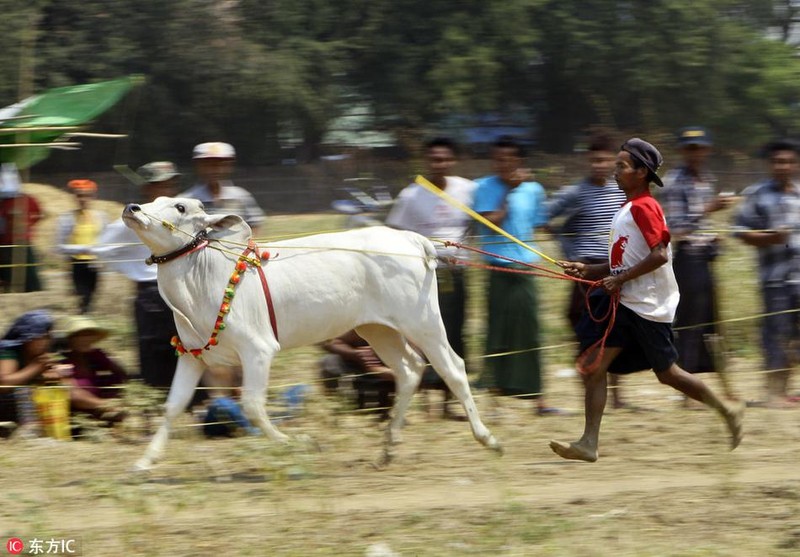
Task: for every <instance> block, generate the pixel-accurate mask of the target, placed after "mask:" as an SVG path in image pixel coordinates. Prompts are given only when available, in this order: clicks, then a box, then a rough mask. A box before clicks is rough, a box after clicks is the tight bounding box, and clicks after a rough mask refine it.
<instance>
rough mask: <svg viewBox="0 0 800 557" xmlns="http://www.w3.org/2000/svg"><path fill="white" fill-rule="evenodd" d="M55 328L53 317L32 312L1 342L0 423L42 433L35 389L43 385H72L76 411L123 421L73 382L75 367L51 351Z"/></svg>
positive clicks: (28, 432) (23, 431) (23, 432)
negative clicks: (3, 422) (8, 423)
mask: <svg viewBox="0 0 800 557" xmlns="http://www.w3.org/2000/svg"><path fill="white" fill-rule="evenodd" d="M52 329H53V318H52V317H51V316H50V314H49V313H48V312H47V311H44V310H33V311H29V312H26V313H23V314H22V315H20V316H19V317H18V318H17V319H16V320H15V321H14V322H13V323H12V324H11V327H9V329H8V331H7V332H6V334H5V335H4V336H3V338H2V339H0V421H11V422H16V423H17V424H18V425H19V429H20V432H21V433H20V435H22V436H38V435H39V434H41V431H40V423H39V416H38V414H37V410H36V405H35V403H34V400H33V389H32V387H33V386H36V385H41V384H50V385H69V386H71V387H72V388H71V389H70V391H69V398H70V404H71V405H72V407H73V408H76V409H80V410H84V411H87V412H90V413H92V414H93V415H95V416H96V417H98V418H100V419H104V420H107V421H109V422H114V421H119V420H120V419H122V416H123V414H122V413H120V412H117V411H112V410H113V407H112V406H113V405H112V403H111V402H110V401H108V400H104V399H101V398H99V397H98V396H96V395H94V394H93V393H92V392H90V391H89V390H87V389H85V388H84V387H83V386H82V385H79V384H77V383H75V382H74V381H73V380H72V379H71V375H72V369H73V368H72V366H71V365H65V364H64V362H63V361H62V358H60V357H59V356H58V355H57V354H55V353H53V352H52V345H53V341H52V336H51V331H52ZM3 387H7V388H5V389H4V388H3ZM15 435H16V434H15Z"/></svg>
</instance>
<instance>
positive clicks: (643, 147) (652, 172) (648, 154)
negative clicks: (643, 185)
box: [620, 137, 664, 188]
mask: <svg viewBox="0 0 800 557" xmlns="http://www.w3.org/2000/svg"><path fill="white" fill-rule="evenodd" d="M620 150H621V151H625V152H627V153H628V154H630V156H632V157H633V158H635V159H636V160H638V161H639V162H640V163H642V164H643V165H644V167H645V168H647V170H649V172H648V178H649V180H650V181H651V182H655V183H656V184H658V185H659V186H661V187H662V188H663V187H664V182H662V181H661V178H659V177H658V174H656V172H657V171H658V167H660V166H661V164H662V163H663V162H664V158H663V157H662V156H661V153H659V152H658V149H656V148H655V147H654V146H653V145H652V144H650V143H648V142H647V141H645V140H644V139H639V138H638V137H634V138H631V139H629V140H628V141H626V142H625V143H623V144H622V147H620Z"/></svg>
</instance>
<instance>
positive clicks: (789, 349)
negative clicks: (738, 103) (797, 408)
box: [735, 140, 800, 407]
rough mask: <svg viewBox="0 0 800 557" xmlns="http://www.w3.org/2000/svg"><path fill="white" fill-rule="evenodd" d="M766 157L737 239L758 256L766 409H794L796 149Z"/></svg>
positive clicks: (782, 147) (780, 146) (798, 266)
mask: <svg viewBox="0 0 800 557" xmlns="http://www.w3.org/2000/svg"><path fill="white" fill-rule="evenodd" d="M764 151H765V154H766V156H767V157H768V158H769V165H770V174H771V176H770V178H768V179H767V180H764V181H762V182H759V183H757V184H754V185H752V186H750V187H748V188H747V189H745V190H744V192H742V195H743V197H744V199H743V201H742V204H741V205H740V207H739V210H738V212H737V215H736V217H735V228H736V232H735V234H736V236H738V237H739V239H740V240H742V241H743V242H744V243H746V244H748V245H750V246H753V247H755V248H756V249H757V251H758V267H759V272H758V275H759V282H760V285H761V295H762V296H763V300H764V312H765V313H767V314H768V315H766V316H764V318H763V319H762V321H761V336H762V347H763V351H764V359H765V365H766V368H767V397H768V404H769V405H770V406H774V407H793V406H794V405H795V403H794V402H793V401H792V400H791V399H790V398H789V397H788V395H789V379H790V378H791V374H792V366H794V365H796V364H797V363H798V359H799V358H800V313H798V312H797V309H798V308H800V184H798V183H797V182H796V181H795V178H796V177H797V171H798V168H800V166H799V165H798V152H800V146H798V144H797V143H796V142H794V141H789V140H777V141H773V142H771V143H769V144H768V145H767V146H766V147H765V149H764Z"/></svg>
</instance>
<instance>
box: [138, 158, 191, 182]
mask: <svg viewBox="0 0 800 557" xmlns="http://www.w3.org/2000/svg"><path fill="white" fill-rule="evenodd" d="M136 173H137V174H139V176H141V177H142V178H144V179H145V180H146V181H147V182H148V183H151V184H152V183H157V182H166V181H167V180H170V179H172V178H175V177H176V176H180V175H181V173H180V172H178V169H177V168H176V167H175V165H174V164H173V163H171V162H169V161H158V162H149V163H147V164H145V165H143V166H140V167H139V170H137V171H136Z"/></svg>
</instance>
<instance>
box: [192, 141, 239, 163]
mask: <svg viewBox="0 0 800 557" xmlns="http://www.w3.org/2000/svg"><path fill="white" fill-rule="evenodd" d="M192 158H193V159H235V158H236V150H235V149H234V148H233V145H231V144H230V143H222V142H220V141H212V142H211V143H200V144H199V145H195V147H194V150H193V151H192Z"/></svg>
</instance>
